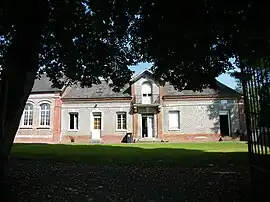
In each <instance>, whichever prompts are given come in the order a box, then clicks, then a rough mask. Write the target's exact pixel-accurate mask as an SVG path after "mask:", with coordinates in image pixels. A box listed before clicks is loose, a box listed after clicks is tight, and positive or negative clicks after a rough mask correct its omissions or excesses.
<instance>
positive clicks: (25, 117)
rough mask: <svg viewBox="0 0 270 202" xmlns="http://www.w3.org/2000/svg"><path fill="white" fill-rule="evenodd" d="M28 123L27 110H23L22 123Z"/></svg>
mask: <svg viewBox="0 0 270 202" xmlns="http://www.w3.org/2000/svg"><path fill="white" fill-rule="evenodd" d="M27 123H28V111H25V112H24V119H23V125H27Z"/></svg>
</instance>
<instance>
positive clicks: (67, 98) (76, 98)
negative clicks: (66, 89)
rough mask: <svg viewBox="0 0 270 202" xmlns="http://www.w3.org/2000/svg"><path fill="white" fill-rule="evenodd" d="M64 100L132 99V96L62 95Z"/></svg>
mask: <svg viewBox="0 0 270 202" xmlns="http://www.w3.org/2000/svg"><path fill="white" fill-rule="evenodd" d="M62 99H63V100H91V99H94V100H98V99H132V96H123V97H87V98H86V97H85V98H78V97H62Z"/></svg>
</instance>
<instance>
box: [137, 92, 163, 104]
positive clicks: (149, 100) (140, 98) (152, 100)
mask: <svg viewBox="0 0 270 202" xmlns="http://www.w3.org/2000/svg"><path fill="white" fill-rule="evenodd" d="M132 104H133V106H159V105H160V97H159V94H151V93H143V94H142V95H135V96H134V97H133V102H132Z"/></svg>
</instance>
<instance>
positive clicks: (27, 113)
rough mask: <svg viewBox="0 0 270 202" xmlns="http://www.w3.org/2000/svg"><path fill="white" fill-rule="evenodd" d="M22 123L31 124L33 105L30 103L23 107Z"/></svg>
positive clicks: (24, 124)
mask: <svg viewBox="0 0 270 202" xmlns="http://www.w3.org/2000/svg"><path fill="white" fill-rule="evenodd" d="M22 125H23V126H32V125H33V105H32V104H30V103H27V104H26V105H25V107H24V111H23V120H22Z"/></svg>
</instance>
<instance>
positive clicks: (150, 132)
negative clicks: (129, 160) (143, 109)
mask: <svg viewBox="0 0 270 202" xmlns="http://www.w3.org/2000/svg"><path fill="white" fill-rule="evenodd" d="M153 137H154V115H153V114H147V115H146V114H145V115H142V138H153Z"/></svg>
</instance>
